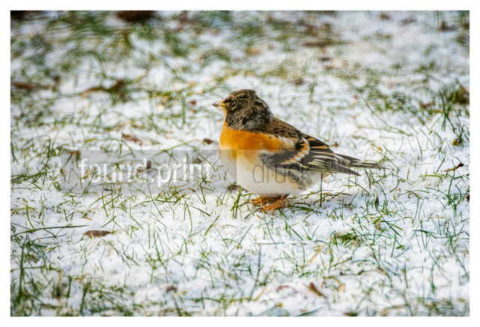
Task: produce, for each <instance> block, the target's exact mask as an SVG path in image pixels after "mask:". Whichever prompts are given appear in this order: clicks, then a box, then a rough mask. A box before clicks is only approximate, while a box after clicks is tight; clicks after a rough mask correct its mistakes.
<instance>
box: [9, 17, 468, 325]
mask: <svg viewBox="0 0 480 327" xmlns="http://www.w3.org/2000/svg"><path fill="white" fill-rule="evenodd" d="M160 15H161V19H162V21H164V23H165V25H162V24H160V23H159V25H158V26H157V25H155V28H158V29H161V28H162V26H166V27H169V28H172V29H174V28H176V27H177V26H178V25H179V24H180V23H178V22H177V20H176V18H175V17H176V13H174V12H169V13H160ZM444 15H445V16H444V17H443V18H442V19H445V20H447V21H448V22H450V21H453V20H454V19H455V17H456V16H455V15H456V13H444ZM268 16H271V17H273V18H274V19H279V20H281V21H285V22H290V23H292V24H294V25H295V24H297V23H298V21H299V19H304V20H305V21H307V22H308V23H309V24H312V25H314V26H317V27H318V28H320V27H321V26H323V25H322V24H326V23H329V24H331V26H332V29H333V30H334V31H335V33H338V35H339V36H340V38H341V40H342V43H339V44H333V45H329V46H327V47H324V48H318V47H309V46H303V45H302V44H304V43H305V42H311V41H312V40H315V38H314V36H311V35H308V33H305V34H304V35H303V34H302V33H299V34H298V35H296V34H295V36H293V37H290V38H289V39H288V41H285V44H284V43H282V41H281V39H280V40H279V37H280V36H281V31H278V30H275V28H273V27H272V26H270V25H269V24H268V23H267V22H268V19H269V18H268ZM388 16H389V17H390V18H389V19H382V18H381V17H380V15H379V13H378V12H339V13H336V14H335V15H314V14H309V13H302V12H295V13H289V12H276V13H268V12H238V13H234V14H233V17H232V19H233V23H232V24H231V25H229V24H227V23H224V22H221V21H215V24H218V26H217V27H216V28H213V27H215V26H213V27H212V28H205V29H204V31H203V32H202V33H200V35H197V34H196V33H195V32H194V30H193V26H192V25H186V26H185V27H184V28H183V29H182V30H179V31H178V32H176V33H177V36H178V38H179V39H180V40H183V41H184V42H189V40H195V41H196V42H197V43H198V44H197V47H196V48H195V49H193V50H192V51H190V52H189V53H188V54H187V55H186V56H185V57H174V56H171V55H169V54H168V53H167V52H166V51H167V50H166V45H165V41H164V39H163V38H157V39H154V40H149V41H145V40H142V39H140V38H137V36H131V43H132V44H133V50H132V52H131V53H130V57H129V56H123V57H122V56H120V57H119V58H120V59H118V58H116V57H115V55H113V57H112V58H108V60H106V61H105V62H102V63H98V62H97V61H95V60H93V59H92V58H87V59H78V60H79V62H78V65H77V67H76V69H75V70H74V73H70V74H64V75H62V81H61V83H60V85H59V89H58V91H55V90H43V91H39V92H37V93H34V94H35V95H29V96H30V97H32V101H36V103H43V102H41V101H44V100H45V99H50V98H51V99H53V100H52V105H51V106H48V110H47V109H45V115H44V116H41V117H40V118H39V119H40V121H41V122H42V123H43V124H39V125H35V124H32V123H28V121H27V118H25V115H27V117H28V115H34V114H35V113H34V112H33V110H32V111H28V109H26V108H28V107H27V106H25V104H24V103H21V104H19V103H16V102H12V108H11V116H12V134H11V135H12V143H13V144H15V145H16V147H17V150H15V151H14V154H15V158H16V160H13V161H12V165H11V166H12V176H16V175H20V174H28V175H29V174H33V173H35V172H37V171H40V170H42V169H45V170H46V178H40V179H38V180H37V181H36V182H35V183H34V182H32V180H24V181H21V182H19V183H15V184H13V185H12V193H11V194H12V195H11V203H12V216H11V223H12V234H17V233H21V232H24V231H25V232H26V231H28V230H30V229H36V228H39V229H38V230H36V231H33V232H32V231H30V232H26V233H23V234H19V235H15V236H13V237H12V259H11V269H12V273H11V274H12V290H14V291H15V290H16V289H17V288H18V287H19V286H18V281H19V279H20V269H19V267H20V265H21V256H22V253H24V252H22V251H34V250H32V249H31V248H29V249H27V250H25V249H24V250H22V246H25V241H26V240H30V241H31V242H32V243H33V244H36V246H38V247H39V250H37V251H39V252H31V253H30V252H28V253H29V254H30V255H31V256H34V257H35V256H38V257H36V259H35V260H33V259H31V260H27V262H25V263H24V264H25V265H27V267H34V266H40V267H42V268H40V269H33V268H32V269H27V270H26V277H25V278H27V279H28V280H30V281H33V282H36V283H39V284H40V285H42V287H43V288H41V292H40V294H38V300H37V306H34V307H33V309H32V314H34V315H64V314H84V315H97V314H104V315H122V314H124V311H122V309H119V308H122V307H123V308H127V309H128V310H129V311H131V312H132V313H133V314H135V315H177V314H179V312H184V313H188V314H192V315H247V316H249V315H274V316H282V315H300V314H305V313H309V312H311V314H312V315H335V316H336V315H345V314H358V315H442V314H444V315H468V313H469V312H468V301H469V276H468V273H469V265H468V262H469V260H468V255H469V252H468V251H469V250H468V249H469V246H468V239H469V230H468V220H469V204H468V201H467V200H465V196H466V194H468V192H469V144H468V138H467V139H466V140H464V142H463V144H460V145H453V144H452V142H453V141H454V140H455V139H456V138H457V128H459V127H464V128H465V133H466V135H467V137H468V125H469V117H468V114H464V113H462V111H460V109H458V108H454V113H455V112H456V111H455V110H456V109H458V112H460V113H459V114H458V115H454V113H452V115H451V120H452V122H453V123H452V124H449V123H447V124H446V125H444V116H443V115H442V113H440V112H434V113H433V114H430V115H429V114H423V113H420V114H418V113H416V112H411V111H408V110H400V109H392V110H385V111H380V110H375V109H372V103H374V101H375V99H369V98H368V95H367V94H365V93H361V91H360V90H359V89H361V88H363V87H365V86H366V85H368V84H369V83H372V81H373V80H376V81H377V83H378V89H377V90H378V91H379V92H381V93H382V94H384V95H386V96H387V97H389V98H391V97H393V96H394V95H395V93H398V92H400V93H402V94H406V95H408V96H410V97H411V98H412V99H413V100H412V101H414V102H415V103H416V104H417V107H418V104H419V103H427V102H428V101H431V99H432V95H434V94H438V92H439V91H440V90H443V89H444V88H447V89H449V88H450V89H451V88H453V87H454V86H455V85H456V83H460V84H461V85H463V86H464V87H467V88H468V83H469V66H468V62H469V61H468V60H469V58H468V48H465V47H462V46H461V45H460V44H459V43H458V42H455V38H456V36H457V32H458V31H445V32H444V31H439V30H438V29H437V28H436V27H437V25H438V13H433V12H391V13H388ZM407 18H412V22H410V23H408V24H405V23H404V22H405V21H406V19H407ZM247 21H253V22H255V21H257V22H258V21H259V22H261V24H262V25H263V29H264V31H263V37H261V38H260V39H258V40H256V39H254V41H258V44H255V48H257V49H259V53H258V54H255V55H250V56H249V55H247V54H245V51H244V47H245V45H244V43H243V41H242V40H241V38H239V37H237V30H236V28H235V26H237V27H238V26H240V25H241V24H242V23H245V22H247ZM108 22H109V24H111V26H115V27H117V28H121V27H122V26H123V25H124V24H123V23H122V22H120V21H118V19H114V18H111V19H109V20H108ZM285 24H286V23H285ZM297 27H298V26H297ZM297 27H295V28H297ZM30 28H31V29H30ZM30 28H29V26H28V24H26V25H23V26H22V27H21V28H18V29H17V30H15V31H14V32H12V33H14V34H15V35H17V37H18V38H21V37H24V38H28V37H29V35H31V33H35V32H36V31H40V33H42V32H41V31H42V29H43V30H45V28H46V26H45V24H43V23H42V22H41V21H40V22H38V21H36V22H34V23H32V26H31V27H30ZM292 28H293V27H292ZM63 32H65V31H63ZM62 35H63V34H62V31H61V30H60V31H58V33H56V34H55V33H53V34H51V35H48V34H46V35H45V37H46V38H47V39H48V40H49V41H51V42H52V44H53V50H52V51H53V52H52V53H51V55H50V56H49V57H48V58H49V60H48V63H47V66H50V67H55V65H57V64H59V63H60V62H61V61H62V60H63V59H62V58H63V56H64V55H65V53H66V52H67V51H68V49H67V48H64V47H62V43H61V42H63V40H62V38H63V36H62ZM245 38H248V36H245ZM92 47H93V44H92ZM97 47H98V49H102V47H101V46H98V45H97ZM220 48H226V49H227V51H229V54H230V55H231V56H232V58H234V59H233V60H232V61H231V62H228V61H222V60H220V59H215V60H211V61H209V63H207V64H206V65H201V64H199V61H200V60H201V59H200V58H202V55H204V54H205V52H206V51H211V50H215V49H217V50H218V49H220ZM289 48H290V49H293V50H291V51H290V50H289ZM118 51H120V50H118ZM113 52H115V51H113ZM164 53H167V54H164ZM28 55H29V54H28V53H25V54H24V55H22V56H19V57H15V58H14V59H13V60H12V75H13V76H15V77H18V76H21V74H20V73H19V71H20V70H21V69H22V68H24V67H25V68H28V70H33V71H35V70H34V68H35V67H34V66H33V65H32V63H31V62H30V61H27V60H26V59H25V58H26V57H27V56H28ZM321 57H328V58H329V60H328V61H322V60H319V58H321ZM432 61H434V62H435V67H434V69H432V70H431V71H429V72H428V75H429V76H430V78H429V79H428V80H427V81H426V82H425V81H424V79H425V76H426V73H424V72H422V71H420V70H419V67H421V66H422V65H428V64H429V63H430V62H432ZM145 63H148V64H149V65H150V66H151V69H149V70H145V69H144V68H143V66H142V65H143V64H145ZM396 64H398V65H399V67H400V68H398V69H395V68H392V67H393V66H394V65H396ZM279 67H283V69H285V70H286V71H285V72H284V73H278V74H277V73H275V71H277V70H279V69H280V68H279ZM104 73H105V74H106V75H107V76H108V79H107V82H105V80H104V79H103V76H102V74H104ZM179 76H180V78H179ZM345 76H353V78H348V77H345ZM219 77H223V78H224V79H223V81H222V82H218V81H217V79H218V78H219ZM119 78H122V79H123V78H124V79H129V80H134V81H136V82H134V83H133V84H132V88H134V89H135V91H132V92H131V93H130V99H129V101H127V102H125V103H112V102H111V98H110V96H109V95H108V94H106V93H101V92H98V93H91V94H89V95H87V96H82V95H81V94H80V93H81V92H83V91H84V90H87V89H89V88H91V87H95V86H98V85H103V86H104V87H109V86H111V85H113V84H114V83H115V80H117V79H119ZM298 79H301V80H302V82H299V83H294V82H293V81H295V80H298ZM45 83H47V82H45ZM240 88H253V89H255V90H257V93H258V94H259V95H260V96H261V97H262V98H263V99H264V100H265V101H266V102H267V103H268V104H269V106H270V107H271V108H272V111H273V112H274V114H276V115H277V116H278V117H280V118H281V119H284V120H285V121H287V122H289V123H290V124H292V125H295V126H297V127H298V128H299V129H301V130H302V131H304V132H306V133H309V134H310V135H312V136H317V137H319V138H321V139H323V140H324V141H326V142H327V143H329V144H330V145H332V148H333V149H334V150H335V151H338V152H339V153H344V154H348V155H353V156H355V157H358V158H362V159H369V160H382V159H383V163H382V164H384V166H386V167H387V169H385V170H382V171H370V172H364V173H362V176H361V177H358V178H355V177H348V176H331V177H329V178H328V179H327V180H326V181H325V182H324V183H323V184H322V185H321V186H320V185H319V186H316V187H314V188H312V190H311V191H308V192H304V193H303V194H300V195H296V196H294V197H292V198H291V202H292V203H293V204H294V206H293V207H292V208H289V209H285V210H282V211H281V212H276V213H273V214H266V213H262V212H260V211H257V210H255V208H253V207H252V205H251V204H249V203H248V200H249V199H250V198H252V197H253V196H254V195H252V194H248V193H246V192H244V191H241V190H229V189H228V188H227V187H228V186H229V185H230V184H231V183H232V182H233V181H231V180H229V179H228V177H227V175H226V174H225V171H224V170H223V169H221V167H218V165H220V162H219V161H218V156H217V155H216V147H217V145H216V143H212V144H205V143H202V140H204V139H206V138H207V139H211V140H217V139H218V134H219V130H220V126H221V123H222V116H221V113H219V112H216V111H215V108H213V107H212V106H211V103H212V102H214V101H215V100H218V99H220V98H222V97H224V96H226V95H227V94H228V93H229V92H230V91H232V90H235V89H240ZM146 89H149V90H156V91H161V92H171V93H172V94H174V97H175V96H177V97H179V98H181V99H182V101H183V102H182V101H177V100H176V99H173V100H172V101H167V100H165V99H164V98H162V96H159V97H157V98H148V97H147V96H146V93H145V92H144V91H143V90H146ZM192 100H195V104H194V105H192V104H189V101H192ZM407 105H408V104H407ZM436 105H438V104H436ZM467 108H468V106H467ZM34 109H35V110H38V107H35V108H34ZM185 111H186V113H185V118H182V117H183V114H184V112H185ZM146 117H150V118H149V119H147V118H146ZM59 120H62V123H58V121H59ZM444 126H446V127H444ZM124 134H130V135H134V136H135V137H137V138H138V139H139V140H141V141H142V144H138V143H135V142H129V141H128V140H124V139H123V138H124V137H122V135H124ZM46 140H49V141H50V142H52V144H53V147H54V148H55V147H58V148H59V149H64V148H66V149H74V150H79V151H80V153H81V154H82V156H87V157H88V158H89V159H93V160H95V159H98V158H99V157H100V154H99V153H100V151H107V152H108V151H111V152H110V157H109V158H110V159H113V160H115V159H117V157H116V156H117V155H118V154H119V153H120V150H122V151H127V152H128V151H129V149H132V150H133V153H134V156H148V157H149V158H156V159H157V161H155V160H154V159H153V161H154V164H159V162H161V161H162V160H164V159H161V158H163V157H162V156H161V155H160V154H159V153H163V152H162V151H163V150H166V149H168V151H167V152H168V153H173V154H174V155H178V156H179V157H182V156H183V155H184V154H189V155H191V154H192V153H194V151H195V150H198V151H200V152H199V153H201V154H203V155H205V156H206V157H207V158H208V159H209V160H211V163H212V164H211V166H209V167H210V168H209V169H208V176H207V178H206V179H205V180H204V181H203V180H201V178H200V177H201V176H195V177H196V179H194V180H193V181H187V182H185V181H175V182H172V183H171V184H168V185H167V186H164V187H162V188H160V189H154V191H153V192H152V193H149V192H145V193H143V192H138V191H135V185H136V184H134V186H133V187H129V186H128V185H123V184H121V183H120V184H119V185H117V186H119V187H121V189H120V191H116V190H114V191H109V189H108V188H107V189H105V188H104V189H103V190H102V187H100V188H92V189H90V190H88V191H87V192H86V193H82V192H78V190H74V191H69V190H67V189H68V188H67V185H66V184H64V183H63V182H62V176H61V169H60V168H64V169H67V168H66V167H67V166H63V165H64V163H65V158H66V156H65V151H63V150H58V153H54V154H53V157H52V158H51V159H49V160H50V161H49V162H47V164H45V162H46V156H47V154H46V153H47V151H46V143H47V142H46ZM172 147H176V148H175V149H173V150H172V149H171V148H172ZM95 151H97V152H95ZM167 152H165V153H167ZM97 156H98V157H97ZM67 157H68V156H67ZM460 162H461V163H463V164H464V166H463V167H460V168H458V169H456V170H455V171H449V172H444V170H446V169H448V168H452V167H455V165H457V164H458V163H460ZM45 167H46V168H45ZM155 167H156V166H155V165H154V168H155ZM212 167H214V168H218V169H217V170H216V169H212ZM438 175H441V176H440V177H439V176H438ZM135 182H139V181H138V180H135ZM320 187H321V188H320ZM203 188H204V189H203ZM320 191H322V192H329V194H331V196H330V195H328V194H327V195H324V196H323V197H324V198H323V199H322V200H321V199H320V193H319V192H320ZM239 192H241V193H239ZM239 196H240V197H239ZM238 199H240V200H239V202H238V204H239V205H238V206H236V205H235V203H237V201H238ZM53 226H83V227H75V228H64V229H55V230H49V229H42V228H48V227H53ZM88 230H108V231H112V232H113V233H112V234H109V235H106V236H103V237H98V238H89V237H87V236H84V233H85V232H86V231H88ZM352 235H353V239H349V238H348V237H350V236H352ZM40 248H41V250H40ZM39 253H42V256H40V255H39ZM69 279H71V285H70V293H69V296H68V297H67V296H66V295H65V294H66V291H65V289H66V288H67V286H66V285H67V284H68V280H69ZM58 283H60V285H61V288H62V289H63V290H64V291H63V293H62V294H63V296H61V297H55V296H54V295H53V293H54V292H53V289H54V288H55V287H56V286H55V285H57V284H58ZM312 283H313V285H315V287H316V289H317V290H319V291H320V292H321V294H322V295H319V294H317V293H316V292H314V291H312V288H311V287H310V285H312ZM26 285H27V286H24V287H29V286H28V285H29V284H28V283H26ZM86 285H89V286H88V287H89V289H88V291H85V290H86V287H87V286H86ZM85 292H87V293H85ZM12 294H14V292H13V291H12ZM85 294H86V295H85ZM12 296H13V295H12ZM85 296H86V299H87V301H88V302H87V303H85V302H84V300H85V298H84V297H85ZM12 301H13V300H12ZM46 303H48V304H49V305H50V306H49V307H45V306H44V305H43V304H46ZM24 305H25V306H28V304H24ZM12 307H15V306H14V305H13V304H12ZM52 307H53V308H55V310H53V309H51V308H52ZM15 308H18V307H15ZM179 310H180V311H179ZM14 311H15V310H14Z"/></svg>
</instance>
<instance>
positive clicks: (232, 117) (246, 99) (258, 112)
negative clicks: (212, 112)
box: [213, 89, 272, 130]
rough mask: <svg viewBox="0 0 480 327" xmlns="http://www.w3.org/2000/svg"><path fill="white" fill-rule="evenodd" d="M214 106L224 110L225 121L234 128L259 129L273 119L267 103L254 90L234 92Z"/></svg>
mask: <svg viewBox="0 0 480 327" xmlns="http://www.w3.org/2000/svg"><path fill="white" fill-rule="evenodd" d="M213 105H214V106H215V107H217V108H220V109H222V110H223V112H224V113H225V115H226V117H225V120H226V122H227V124H228V125H229V126H231V127H232V128H237V129H246V130H253V129H257V128H259V127H260V126H261V125H264V124H266V123H268V122H269V121H270V119H271V117H272V113H271V112H270V109H269V108H268V105H267V103H266V102H265V101H263V100H262V99H260V98H259V97H258V95H257V93H256V92H255V91H254V90H249V89H242V90H237V91H233V92H232V93H230V94H229V95H228V96H227V97H226V98H225V99H223V100H220V101H217V102H215V103H214V104H213Z"/></svg>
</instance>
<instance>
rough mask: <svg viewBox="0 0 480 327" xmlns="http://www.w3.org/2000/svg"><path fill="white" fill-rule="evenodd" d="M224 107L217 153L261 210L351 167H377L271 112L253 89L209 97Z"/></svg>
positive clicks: (282, 204) (282, 203)
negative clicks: (225, 95)
mask: <svg viewBox="0 0 480 327" xmlns="http://www.w3.org/2000/svg"><path fill="white" fill-rule="evenodd" d="M213 106H215V107H217V108H219V109H221V110H222V111H223V113H224V121H223V126H222V129H221V132H220V139H219V150H220V158H221V161H222V162H223V164H224V166H225V167H226V168H227V170H228V172H229V173H230V175H232V177H233V178H234V179H235V180H236V183H237V184H239V185H240V186H242V187H243V188H244V189H246V190H247V191H249V192H251V193H253V194H256V195H258V197H256V198H254V199H253V200H251V203H252V204H254V205H256V206H259V207H261V210H263V211H266V212H268V211H273V210H277V209H281V208H285V207H288V201H287V197H288V195H290V194H296V193H300V192H303V191H305V190H307V189H308V188H310V187H312V186H314V185H315V184H317V183H319V182H320V181H321V180H322V179H323V178H325V177H327V176H329V175H331V174H335V173H340V174H349V175H355V176H358V175H359V174H358V173H357V172H356V171H354V170H352V168H382V167H381V166H380V165H379V164H378V163H377V162H373V161H363V160H360V159H357V158H354V157H351V156H348V155H344V154H338V153H335V152H334V151H332V149H331V148H330V147H329V146H328V145H327V144H326V143H325V142H323V141H321V140H319V139H318V138H315V137H312V136H310V135H308V134H306V133H304V132H302V131H300V130H299V129H297V128H295V127H294V126H292V125H290V124H288V123H286V122H284V121H282V120H281V119H279V118H277V117H276V116H275V115H274V114H273V113H272V111H271V110H270V108H269V106H268V104H267V103H266V102H265V101H264V100H262V99H261V98H260V97H259V96H258V95H257V93H256V91H255V90H251V89H241V90H236V91H233V92H231V93H230V94H229V95H228V96H227V97H225V98H224V99H222V100H220V101H217V102H215V103H213Z"/></svg>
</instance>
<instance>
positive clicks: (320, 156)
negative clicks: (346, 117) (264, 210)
mask: <svg viewBox="0 0 480 327" xmlns="http://www.w3.org/2000/svg"><path fill="white" fill-rule="evenodd" d="M265 132H266V133H267V134H270V135H272V136H274V137H276V138H279V139H280V140H282V144H283V145H284V147H283V148H282V149H281V150H279V151H275V152H270V151H264V152H263V153H262V154H261V155H260V158H261V160H262V161H263V162H264V163H265V164H266V165H267V166H268V167H270V168H273V169H276V170H279V171H284V172H289V171H295V172H297V173H299V172H300V173H301V172H319V173H344V174H351V175H358V173H357V172H355V171H353V170H351V169H349V168H347V166H350V165H349V163H350V162H362V161H361V160H358V159H355V158H352V157H346V156H341V155H337V154H336V153H335V152H333V151H332V150H331V149H330V147H329V146H328V145H327V144H326V143H324V142H322V141H320V140H318V139H316V138H314V137H312V136H309V135H306V134H304V133H302V132H300V131H299V130H297V129H296V128H295V127H293V126H291V125H289V124H287V123H285V122H283V121H281V120H280V119H277V118H275V119H274V120H273V121H272V122H271V123H270V124H269V125H268V126H267V128H266V130H265Z"/></svg>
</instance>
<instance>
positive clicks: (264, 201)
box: [250, 196, 278, 206]
mask: <svg viewBox="0 0 480 327" xmlns="http://www.w3.org/2000/svg"><path fill="white" fill-rule="evenodd" d="M277 198H278V197H276V196H275V197H267V196H259V197H258V198H255V199H253V200H250V203H251V204H253V205H256V206H264V205H266V204H267V203H271V202H273V201H275V200H277Z"/></svg>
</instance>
